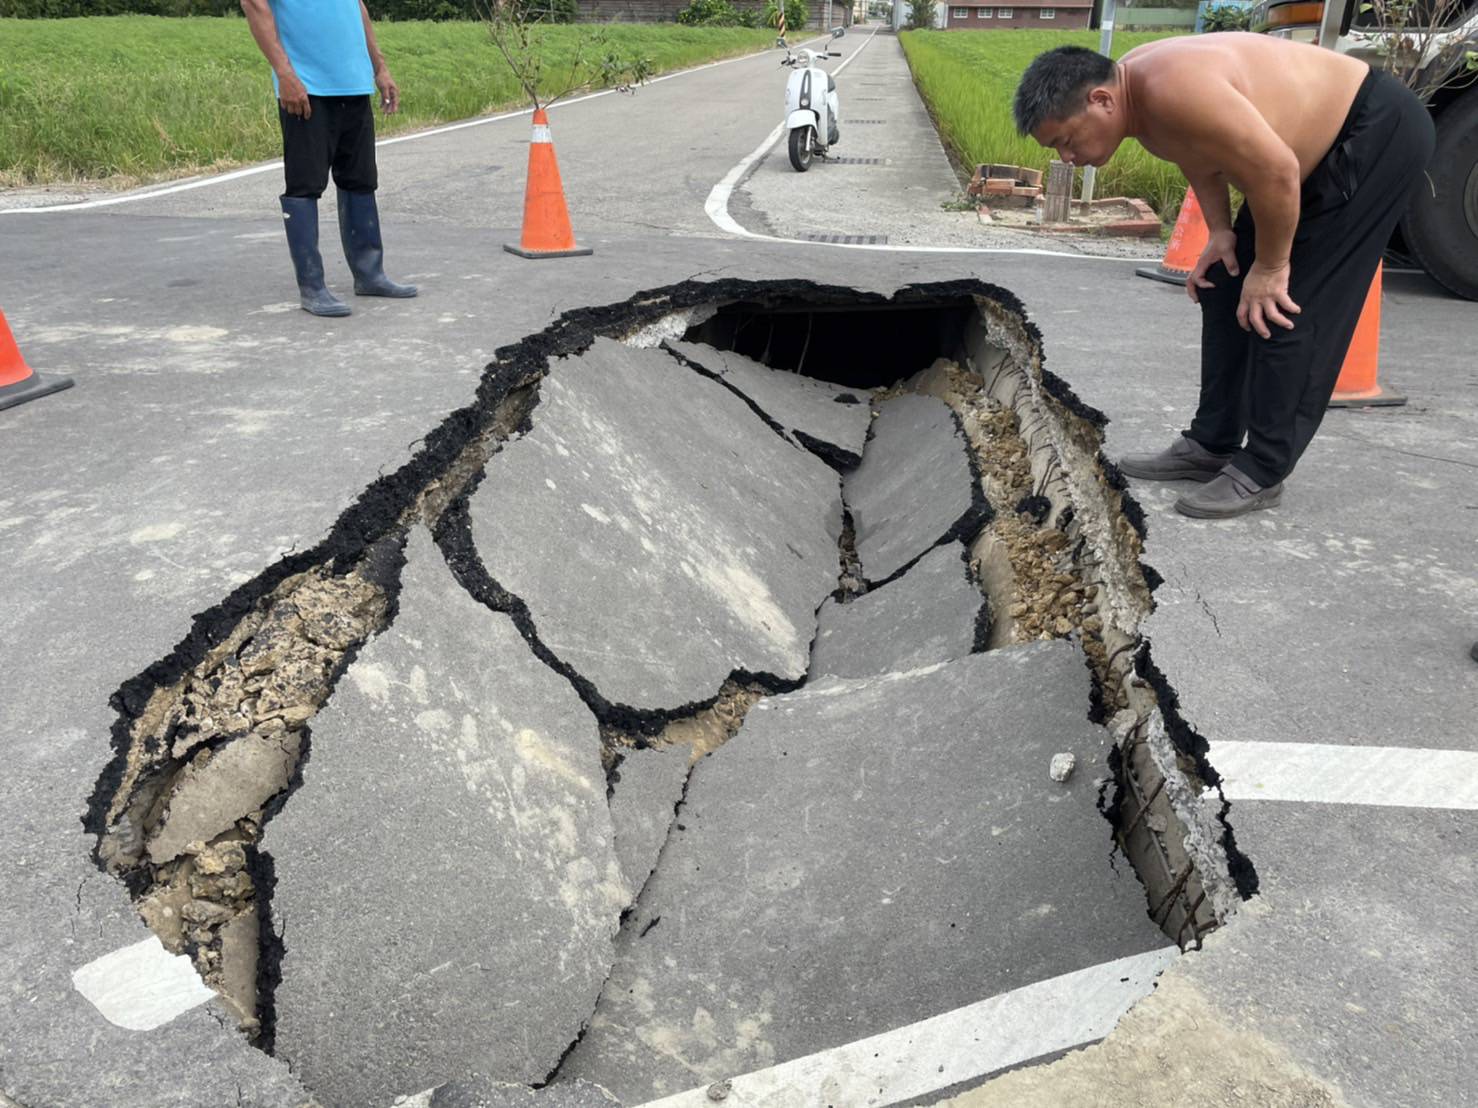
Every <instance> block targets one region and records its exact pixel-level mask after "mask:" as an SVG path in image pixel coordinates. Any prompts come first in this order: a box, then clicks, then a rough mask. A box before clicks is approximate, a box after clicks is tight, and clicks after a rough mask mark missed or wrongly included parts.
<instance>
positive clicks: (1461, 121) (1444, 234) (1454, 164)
mask: <svg viewBox="0 0 1478 1108" xmlns="http://www.w3.org/2000/svg"><path fill="white" fill-rule="evenodd" d="M1427 173H1428V175H1429V176H1430V177H1431V178H1432V187H1430V188H1429V187H1427V184H1426V182H1425V181H1423V182H1422V184H1421V186H1420V187H1419V188H1418V190H1417V195H1416V197H1415V198H1414V199H1413V200H1412V202H1411V207H1410V208H1408V209H1407V212H1406V215H1405V216H1404V217H1402V221H1401V232H1402V235H1403V236H1404V237H1405V239H1406V245H1407V248H1408V249H1409V250H1410V251H1411V253H1412V254H1413V255H1414V256H1415V257H1416V260H1417V261H1418V262H1420V263H1421V266H1422V268H1423V269H1425V270H1426V271H1427V272H1428V273H1429V274H1431V276H1432V278H1433V279H1434V280H1435V281H1437V283H1438V284H1440V285H1442V286H1444V287H1445V288H1447V289H1448V290H1449V291H1450V292H1454V293H1456V294H1457V295H1458V296H1462V297H1466V298H1467V299H1469V300H1478V92H1469V93H1467V94H1466V95H1464V96H1461V97H1459V98H1458V99H1457V100H1455V101H1453V102H1452V103H1451V104H1449V105H1448V106H1447V108H1446V109H1445V110H1444V111H1443V112H1442V114H1441V115H1440V116H1438V117H1437V152H1436V153H1435V154H1434V155H1433V156H1432V163H1431V165H1430V166H1429V167H1428V169H1427ZM1434 192H1435V193H1436V195H1435V196H1434V195H1433V193H1434Z"/></svg>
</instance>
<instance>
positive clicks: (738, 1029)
mask: <svg viewBox="0 0 1478 1108" xmlns="http://www.w3.org/2000/svg"><path fill="white" fill-rule="evenodd" d="M1087 697H1088V679H1087V669H1086V667H1085V665H1084V663H1083V659H1082V657H1081V655H1080V654H1079V653H1078V651H1077V650H1076V649H1075V648H1073V647H1071V646H1070V645H1068V644H1067V643H1062V642H1058V643H1042V644H1036V645H1032V646H1027V647H1015V648H1012V649H1009V650H1004V651H997V652H994V653H991V654H980V655H973V656H970V657H967V658H963V659H959V660H956V661H953V662H947V663H943V664H940V665H935V666H931V667H926V668H924V669H919V670H913V671H909V672H904V673H893V674H887V675H884V676H878V677H869V678H862V679H854V680H839V679H836V680H822V681H818V682H813V683H811V684H809V685H808V686H807V687H806V688H805V689H803V690H801V691H799V692H795V693H790V694H786V695H784V696H777V697H773V698H770V699H768V700H765V701H761V702H760V703H759V704H757V705H756V706H755V707H754V708H753V709H752V710H751V712H750V714H749V716H748V717H747V718H746V720H745V723H744V726H743V727H742V728H741V729H740V731H739V734H738V735H737V736H735V738H734V739H733V740H731V741H730V742H729V743H728V744H726V745H725V746H723V747H721V748H720V749H719V750H717V751H715V752H714V753H713V754H712V755H710V756H709V757H708V758H707V759H705V760H703V761H702V762H700V763H699V764H698V765H697V766H696V767H695V768H694V771H693V777H692V780H691V782H690V783H689V786H688V793H687V796H686V799H685V800H684V802H683V806H682V809H681V811H680V813H679V816H678V822H677V824H676V826H675V828H674V832H673V836H672V838H671V840H670V841H669V843H668V846H667V848H666V850H665V851H664V853H663V856H662V865H661V866H660V867H659V868H658V869H657V872H656V873H655V874H653V876H652V878H651V881H650V882H649V884H648V886H647V889H646V892H645V893H644V895H643V897H642V899H641V902H640V904H639V905H638V907H637V910H636V911H635V912H634V913H633V914H632V916H631V917H630V918H629V919H628V920H627V922H626V925H625V927H624V928H623V930H622V933H621V938H620V941H619V955H618V958H617V962H616V966H615V968H614V970H613V971H612V975H611V981H610V984H609V985H608V987H607V988H606V990H605V992H604V993H603V994H602V998H601V1003H600V1005H599V1006H597V1008H596V1010H595V1015H594V1017H593V1018H592V1019H591V1022H590V1027H589V1030H588V1031H587V1032H586V1034H585V1036H584V1037H583V1038H582V1039H581V1041H580V1043H579V1045H578V1046H576V1047H575V1049H574V1051H573V1052H572V1053H571V1055H570V1056H569V1058H567V1059H566V1061H565V1063H564V1065H563V1066H562V1067H561V1069H560V1072H561V1075H562V1076H563V1075H568V1076H572V1077H583V1078H585V1079H588V1080H592V1081H596V1082H598V1083H599V1084H601V1085H604V1086H606V1087H607V1088H609V1089H611V1090H612V1091H613V1092H614V1093H615V1094H616V1095H617V1096H618V1097H620V1098H621V1099H622V1100H625V1101H627V1102H630V1103H640V1102H642V1101H644V1100H647V1099H651V1098H654V1097H657V1096H662V1095H666V1094H671V1093H676V1092H680V1091H682V1090H684V1089H686V1088H689V1087H690V1086H694V1085H701V1084H704V1083H706V1082H709V1081H719V1080H722V1079H724V1078H726V1077H732V1076H734V1075H736V1074H741V1073H745V1072H747V1071H750V1070H754V1069H760V1068H763V1067H765V1066H770V1065H774V1064H776V1063H779V1062H785V1061H788V1060H790V1059H792V1058H795V1057H798V1056H800V1055H803V1054H809V1053H812V1052H815V1051H818V1050H823V1049H826V1048H829V1047H834V1046H837V1045H839V1044H842V1043H845V1042H849V1041H851V1040H853V1039H857V1038H861V1037H863V1036H867V1035H872V1034H875V1033H878V1032H881V1031H885V1030H889V1029H891V1028H894V1027H898V1026H901V1025H904V1024H908V1023H913V1022H915V1021H917V1020H920V1019H923V1018H926V1017H929V1016H932V1015H935V1014H937V1013H939V1012H943V1011H948V1010H950V1009H953V1008H957V1007H960V1006H962V1005H965V1004H969V1003H971V1002H973V1001H977V1000H980V999H982V998H984V997H988V996H991V995H994V994H995V993H999V992H1004V991H1007V990H1009V989H1013V988H1017V987H1020V986H1022V985H1026V984H1030V983H1032V982H1034V981H1039V980H1042V979H1045V978H1049V977H1055V976H1057V975H1059V974H1062V973H1066V972H1068V971H1070V970H1075V969H1079V968H1081V967H1082V966H1084V965H1090V964H1094V963H1098V962H1105V961H1111V960H1113V959H1116V958H1120V957H1123V956H1126V955H1130V954H1137V953H1140V952H1143V951H1147V950H1153V949H1157V948H1159V947H1163V946H1164V945H1166V940H1165V936H1164V935H1163V934H1162V933H1161V932H1160V930H1159V929H1158V928H1156V927H1155V926H1154V925H1153V924H1151V923H1150V921H1149V920H1148V919H1147V918H1146V915H1145V911H1144V893H1143V890H1142V888H1141V887H1140V885H1139V883H1138V881H1137V879H1136V878H1135V877H1134V876H1133V874H1132V872H1131V871H1129V870H1128V869H1127V868H1126V867H1123V866H1120V867H1118V868H1117V869H1115V868H1113V867H1112V866H1111V865H1110V859H1109V855H1108V851H1107V849H1106V841H1107V840H1106V837H1105V828H1104V822H1103V818H1102V816H1101V815H1100V814H1099V812H1098V808H1097V802H1098V793H1099V788H1100V784H1101V781H1102V779H1103V775H1105V774H1106V772H1107V770H1106V756H1107V753H1108V746H1109V740H1108V737H1107V733H1106V732H1104V731H1103V730H1102V729H1100V728H1098V727H1095V726H1093V725H1092V724H1090V723H1088V721H1087V719H1086V700H1087ZM1064 750H1065V751H1071V752H1072V753H1074V754H1076V756H1077V759H1078V765H1079V770H1078V772H1077V773H1076V774H1075V775H1074V776H1073V777H1072V778H1071V779H1070V780H1069V781H1068V782H1066V783H1062V784H1059V783H1057V782H1054V781H1052V780H1051V778H1050V777H1049V776H1048V775H1047V772H1046V770H1047V764H1048V762H1049V761H1050V760H1051V758H1052V756H1053V755H1054V754H1055V753H1058V752H1059V751H1064ZM719 936H721V937H722V939H721V941H715V939H716V937H719Z"/></svg>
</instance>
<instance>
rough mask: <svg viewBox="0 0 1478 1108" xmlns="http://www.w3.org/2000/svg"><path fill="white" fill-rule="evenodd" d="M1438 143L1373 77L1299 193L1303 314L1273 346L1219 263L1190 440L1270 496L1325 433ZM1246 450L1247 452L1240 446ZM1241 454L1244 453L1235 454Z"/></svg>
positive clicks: (1205, 303)
mask: <svg viewBox="0 0 1478 1108" xmlns="http://www.w3.org/2000/svg"><path fill="white" fill-rule="evenodd" d="M1435 141H1436V138H1435V132H1434V129H1433V127H1432V120H1431V117H1430V116H1429V115H1428V114H1427V111H1426V109H1425V108H1424V107H1422V104H1421V102H1420V101H1419V100H1417V98H1416V96H1415V95H1413V94H1412V93H1411V91H1410V90H1409V89H1407V88H1406V87H1405V86H1404V85H1402V84H1401V83H1400V82H1398V81H1397V80H1396V79H1395V78H1393V77H1391V76H1389V75H1387V74H1384V73H1377V72H1375V71H1374V70H1372V71H1371V73H1370V75H1369V76H1368V77H1367V78H1366V80H1365V83H1364V84H1362V85H1361V86H1360V91H1359V92H1358V93H1357V94H1356V96H1355V100H1354V103H1353V104H1351V106H1350V112H1349V115H1348V117H1347V118H1346V119H1345V123H1344V126H1343V127H1342V128H1341V129H1340V133H1339V136H1338V137H1337V138H1336V139H1335V140H1334V145H1333V146H1332V147H1331V148H1330V151H1329V153H1328V154H1327V155H1326V156H1325V158H1324V160H1323V161H1322V162H1320V163H1319V164H1318V165H1317V166H1315V168H1314V171H1313V173H1311V174H1310V175H1309V177H1308V180H1306V181H1305V182H1304V185H1303V192H1302V195H1301V197H1300V215H1299V221H1298V228H1297V230H1296V231H1295V233H1294V236H1293V252H1292V256H1291V274H1290V277H1289V287H1288V295H1289V296H1290V297H1291V298H1292V299H1293V302H1294V303H1295V304H1297V305H1298V306H1299V307H1300V308H1302V309H1303V311H1302V313H1301V314H1299V315H1289V318H1290V319H1291V320H1293V330H1291V331H1289V330H1285V329H1284V328H1282V327H1280V326H1278V325H1277V324H1275V323H1269V324H1268V328H1269V330H1270V331H1272V337H1271V338H1267V339H1264V338H1262V337H1261V336H1259V335H1258V334H1257V333H1256V332H1252V331H1244V330H1242V328H1241V326H1240V325H1239V324H1238V323H1237V304H1238V301H1239V300H1240V298H1241V295H1242V278H1241V277H1233V276H1231V275H1230V274H1229V273H1228V272H1227V270H1226V267H1225V266H1224V265H1222V264H1221V263H1217V264H1216V265H1214V266H1212V267H1211V269H1210V270H1209V271H1208V272H1207V274H1206V276H1207V279H1208V280H1210V281H1211V282H1213V284H1214V285H1215V287H1214V288H1209V289H1201V290H1199V294H1200V299H1201V400H1200V404H1199V406H1198V407H1197V409H1196V418H1195V420H1194V421H1193V422H1192V423H1191V427H1190V430H1189V431H1187V432H1186V435H1187V436H1188V437H1189V438H1191V439H1194V440H1195V441H1196V442H1198V443H1200V444H1201V445H1202V446H1204V447H1205V448H1206V449H1207V450H1210V451H1213V452H1215V453H1218V454H1232V455H1233V457H1232V460H1231V464H1232V465H1234V466H1235V467H1236V468H1237V469H1238V470H1240V471H1241V472H1242V473H1244V474H1246V475H1247V476H1248V477H1250V478H1251V479H1252V480H1253V481H1256V482H1257V483H1258V484H1259V485H1261V486H1263V487H1264V488H1269V487H1271V486H1273V485H1276V484H1277V483H1278V482H1280V481H1282V480H1283V479H1284V478H1285V477H1287V476H1288V474H1289V473H1291V472H1292V471H1293V467H1294V465H1295V463H1297V461H1298V459H1299V457H1300V456H1301V455H1302V454H1303V452H1304V448H1305V447H1307V446H1308V445H1309V440H1310V439H1312V438H1313V437H1314V432H1315V431H1316V430H1318V428H1319V421H1320V420H1321V419H1323V417H1324V410H1325V408H1327V407H1328V405H1329V398H1330V396H1331V395H1333V393H1334V383H1335V381H1336V379H1337V378H1338V377H1339V371H1340V367H1341V365H1342V364H1343V363H1344V358H1345V354H1346V352H1347V351H1348V350H1349V347H1350V339H1351V338H1353V337H1354V334H1355V325H1356V324H1357V323H1358V322H1359V321H1360V311H1361V308H1362V307H1364V304H1365V298H1366V295H1367V294H1368V293H1369V291H1370V283H1371V281H1372V280H1373V279H1374V277H1375V269H1376V266H1377V264H1378V263H1379V262H1380V257H1381V254H1382V252H1383V251H1384V250H1385V247H1386V243H1387V242H1388V241H1389V240H1390V237H1391V232H1392V231H1393V230H1394V229H1395V226H1396V223H1397V221H1398V220H1399V219H1400V218H1401V216H1402V214H1403V213H1404V212H1405V210H1406V205H1407V202H1408V200H1409V199H1410V197H1411V194H1412V191H1413V189H1414V188H1416V187H1417V186H1418V184H1420V183H1422V182H1423V181H1424V180H1425V177H1424V174H1423V171H1424V170H1425V169H1426V166H1427V162H1428V161H1429V160H1430V159H1431V157H1432V148H1433V145H1434V143H1435ZM1233 230H1235V231H1236V234H1237V266H1238V268H1239V269H1240V270H1241V272H1242V274H1244V275H1245V274H1246V272H1247V270H1248V268H1249V267H1250V266H1251V265H1252V261H1253V257H1254V245H1255V241H1256V228H1255V226H1254V224H1253V215H1252V210H1251V208H1250V206H1249V205H1247V204H1243V205H1242V211H1241V213H1240V214H1239V215H1238V216H1237V219H1236V222H1235V223H1234V224H1233ZM1244 435H1245V436H1246V445H1245V446H1244V445H1243V436H1244ZM1239 447H1240V449H1239Z"/></svg>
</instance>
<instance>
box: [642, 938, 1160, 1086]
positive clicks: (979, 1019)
mask: <svg viewBox="0 0 1478 1108" xmlns="http://www.w3.org/2000/svg"><path fill="white" fill-rule="evenodd" d="M1179 953H1180V951H1179V950H1177V949H1176V948H1175V947H1173V946H1170V947H1164V948H1161V949H1159V950H1151V951H1148V952H1146V953H1144V954H1135V955H1132V956H1130V957H1128V958H1120V959H1119V960H1117V961H1114V962H1104V963H1102V964H1101V965H1097V966H1089V967H1088V968H1087V969H1082V970H1078V971H1077V972H1075V973H1065V974H1063V975H1062V976H1061V977H1053V978H1049V979H1048V980H1046V981H1038V982H1037V983H1036V984H1034V985H1025V986H1023V987H1022V988H1019V989H1013V990H1012V991H1011V992H1009V993H1002V994H1001V995H999V996H993V997H991V998H990V999H989V1000H982V1001H979V1002H978V1003H976V1004H970V1005H967V1006H966V1007H964V1008H957V1009H955V1010H954V1011H953V1012H946V1013H945V1014H944V1015H942V1016H935V1017H933V1018H932V1019H927V1020H923V1021H921V1022H919V1023H913V1024H909V1025H908V1026H907V1027H900V1028H898V1029H897V1030H895V1031H886V1032H884V1033H883V1034H881V1035H873V1036H872V1037H870V1038H866V1039H858V1040H857V1041H856V1042H854V1043H848V1044H847V1045H846V1046H839V1047H836V1048H834V1049H832V1050H823V1051H821V1052H820V1053H818V1054H808V1055H806V1056H805V1057H803V1058H796V1059H794V1060H793V1061H790V1062H784V1063H782V1064H780V1065H778V1066H772V1067H771V1068H770V1069H765V1070H758V1071H756V1072H754V1073H748V1074H745V1075H744V1076H742V1077H735V1078H733V1083H732V1088H731V1089H730V1091H729V1094H728V1096H727V1097H725V1098H724V1103H725V1104H726V1105H742V1106H744V1108H760V1106H763V1108H794V1106H795V1105H807V1104H835V1105H848V1106H855V1108H863V1106H864V1105H879V1104H895V1103H897V1102H899V1101H904V1100H910V1099H912V1098H914V1097H920V1096H925V1095H927V1094H929V1093H934V1092H938V1091H939V1090H941V1089H947V1088H949V1087H950V1086H952V1085H958V1084H961V1083H963V1082H967V1081H975V1080H978V1079H979V1078H981V1077H984V1076H986V1075H987V1074H991V1073H995V1072H996V1071H997V1070H1001V1069H1005V1068H1006V1067H1008V1066H1014V1065H1019V1064H1021V1063H1022V1062H1027V1061H1030V1060H1031V1059H1033V1058H1040V1057H1042V1056H1043V1055H1046V1054H1052V1053H1055V1052H1057V1051H1061V1050H1070V1049H1072V1048H1073V1047H1077V1046H1083V1045H1086V1044H1088V1043H1094V1042H1097V1041H1098V1040H1099V1039H1102V1038H1103V1037H1104V1036H1105V1035H1107V1034H1108V1033H1109V1032H1110V1031H1112V1030H1113V1029H1114V1025H1115V1024H1116V1023H1118V1022H1119V1019H1120V1017H1121V1016H1123V1015H1124V1013H1125V1012H1127V1011H1128V1010H1129V1008H1130V1006H1132V1005H1133V1004H1134V1002H1135V1001H1137V1000H1139V999H1140V998H1142V997H1144V996H1145V995H1146V994H1148V993H1149V991H1150V989H1151V988H1152V987H1153V985H1154V981H1155V978H1156V977H1158V976H1159V975H1160V974H1161V973H1162V972H1164V970H1165V968H1166V967H1167V966H1169V965H1170V963H1171V962H1172V961H1174V960H1175V958H1176V956H1177V955H1178V954H1179ZM712 1105H713V1101H712V1100H710V1099H709V1097H708V1086H706V1085H705V1086H703V1087H701V1088H696V1089H689V1090H688V1091H687V1092H684V1093H678V1094H676V1095H675V1096H669V1097H664V1098H663V1099H661V1100H654V1101H649V1102H648V1103H647V1104H645V1105H642V1106H640V1108H712Z"/></svg>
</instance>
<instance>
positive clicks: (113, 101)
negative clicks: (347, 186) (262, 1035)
mask: <svg viewBox="0 0 1478 1108" xmlns="http://www.w3.org/2000/svg"><path fill="white" fill-rule="evenodd" d="M576 32H577V28H573V27H552V28H549V29H548V31H547V32H546V33H547V35H548V39H547V42H548V46H549V52H548V55H547V60H548V62H549V63H550V65H549V66H548V67H547V68H554V69H556V70H557V69H558V66H559V63H560V59H561V58H563V59H564V60H565V63H566V65H567V64H568V59H569V56H570V51H571V49H572V43H573V37H574V34H575V33H576ZM609 33H610V35H611V39H612V41H613V44H614V45H616V47H617V48H618V49H621V50H630V51H633V52H636V53H639V54H641V55H644V56H645V57H647V58H650V59H651V61H652V63H653V66H654V70H655V72H657V73H661V72H666V71H670V70H674V69H681V68H683V67H685V66H690V65H697V64H699V63H701V62H705V61H710V60H713V59H716V58H723V57H729V56H732V55H735V54H745V53H749V52H751V51H754V50H759V49H763V48H764V47H765V46H766V45H768V44H769V43H770V42H772V41H773V39H774V32H773V31H765V30H744V29H742V28H699V27H681V26H678V25H676V24H651V25H634V24H625V25H615V26H611V27H610V28H609ZM376 35H377V37H378V38H379V41H380V47H381V49H383V50H384V52H385V56H386V58H387V59H388V61H389V63H390V71H391V72H392V73H393V74H394V75H395V80H396V83H397V84H398V85H399V86H400V92H401V110H400V113H399V114H398V115H395V116H392V117H390V118H389V119H386V118H385V117H383V116H381V117H379V124H380V133H381V134H394V133H397V132H400V131H408V130H414V129H417V128H423V127H428V126H431V125H433V124H437V123H443V122H448V121H451V120H457V119H467V118H470V117H472V116H477V115H482V114H485V113H488V112H493V111H498V110H501V109H507V108H512V107H518V106H521V104H522V101H521V99H520V97H519V95H518V93H517V90H516V88H515V85H514V82H513V78H512V75H511V74H510V73H509V71H508V67H507V65H506V64H505V63H504V62H503V60H502V59H501V58H500V57H499V56H498V54H497V52H496V50H495V49H494V48H493V46H492V43H491V42H490V41H489V40H488V36H487V32H486V31H485V30H484V28H483V27H482V25H481V24H480V23H383V24H380V25H379V26H377V27H376ZM561 72H562V71H561ZM638 95H640V93H638ZM281 141H282V140H281V133H280V131H279V130H278V124H277V101H276V100H274V99H273V97H272V84H271V73H270V71H269V70H268V68H267V63H266V61H265V60H263V58H262V56H261V54H260V53H259V52H258V51H257V47H256V43H255V42H254V41H252V37H251V33H250V32H249V31H248V30H247V26H246V21H245V20H244V19H234V18H225V19H165V18H159V17H154V16H109V17H93V18H88V19H59V20H43V19H37V20H20V19H0V187H14V186H17V185H26V184H40V183H48V182H58V181H76V180H88V179H99V178H117V179H118V183H120V184H123V183H130V182H134V181H139V180H148V179H155V178H161V177H171V176H181V175H184V174H188V173H196V172H200V171H201V170H207V169H220V168H224V167H226V166H230V165H235V164H240V163H242V162H252V161H259V160H262V159H264V158H271V157H275V156H277V155H278V154H279V153H280V152H281Z"/></svg>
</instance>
